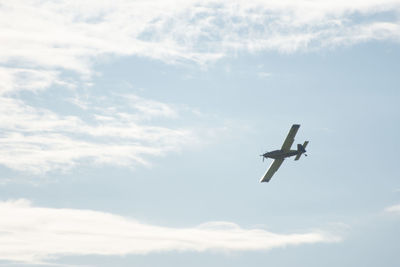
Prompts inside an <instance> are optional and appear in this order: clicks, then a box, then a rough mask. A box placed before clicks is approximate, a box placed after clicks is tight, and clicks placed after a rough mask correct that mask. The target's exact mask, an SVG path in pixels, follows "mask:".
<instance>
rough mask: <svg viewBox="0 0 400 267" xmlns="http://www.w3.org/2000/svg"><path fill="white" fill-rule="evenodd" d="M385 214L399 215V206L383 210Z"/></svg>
mask: <svg viewBox="0 0 400 267" xmlns="http://www.w3.org/2000/svg"><path fill="white" fill-rule="evenodd" d="M385 212H390V213H399V214H400V204H397V205H393V206H390V207H387V208H385Z"/></svg>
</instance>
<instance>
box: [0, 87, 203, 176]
mask: <svg viewBox="0 0 400 267" xmlns="http://www.w3.org/2000/svg"><path fill="white" fill-rule="evenodd" d="M118 99H120V103H119V104H120V105H114V106H110V107H107V106H102V108H100V107H98V106H95V107H93V108H88V109H87V110H85V113H86V116H90V117H92V118H93V119H92V121H91V122H88V121H85V120H83V119H82V118H80V117H78V116H62V115H59V114H57V113H54V112H52V111H50V110H48V109H44V108H35V107H31V106H28V105H26V104H25V103H24V102H22V101H18V100H16V99H14V98H8V97H0V129H1V134H0V145H1V150H0V164H3V165H5V166H7V167H9V168H13V169H16V170H21V171H30V172H34V173H43V172H47V171H50V170H55V169H67V168H70V167H72V166H74V165H75V164H76V163H78V162H83V161H89V162H95V163H106V164H113V165H121V166H132V165H136V164H145V165H148V164H149V163H148V161H147V159H146V158H147V157H148V156H160V155H164V154H165V153H166V152H169V151H177V150H180V149H181V148H182V147H184V146H188V145H192V144H196V143H197V142H198V138H197V137H196V134H195V133H194V131H193V130H191V129H189V128H180V127H174V128H173V127H166V126H154V125H146V124H144V123H143V122H146V121H149V120H150V121H151V120H152V119H153V118H159V117H161V118H165V119H174V118H175V117H177V116H178V115H177V114H178V112H177V111H176V109H175V108H174V107H172V106H171V105H168V104H165V103H161V102H157V101H154V100H152V101H150V100H146V99H143V98H140V97H137V96H134V95H129V97H128V96H124V97H120V98H118ZM121 99H122V100H121ZM132 99H133V100H132ZM107 100H108V101H110V100H112V99H107ZM120 106H122V107H123V108H126V110H125V111H123V110H119V108H118V107H120Z"/></svg>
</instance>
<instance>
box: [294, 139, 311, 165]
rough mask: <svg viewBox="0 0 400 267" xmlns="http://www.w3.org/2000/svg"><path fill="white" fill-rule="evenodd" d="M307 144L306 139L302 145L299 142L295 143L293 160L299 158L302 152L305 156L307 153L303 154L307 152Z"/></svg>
mask: <svg viewBox="0 0 400 267" xmlns="http://www.w3.org/2000/svg"><path fill="white" fill-rule="evenodd" d="M307 145H308V141H305V142H304V144H303V145H301V144H298V145H297V155H296V158H295V159H294V160H299V159H300V157H301V155H302V154H304V156H307V154H305V153H306V152H307V151H306V147H307Z"/></svg>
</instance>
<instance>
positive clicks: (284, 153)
mask: <svg viewBox="0 0 400 267" xmlns="http://www.w3.org/2000/svg"><path fill="white" fill-rule="evenodd" d="M299 128H300V125H299V124H293V125H292V128H290V131H289V133H288V135H287V137H286V139H285V142H283V145H282V147H281V149H278V150H274V151H270V152H266V153H264V154H262V155H260V156H261V157H263V161H264V159H266V158H271V159H273V160H274V161H273V162H272V164H271V166H269V168H268V170H267V172H266V173H265V174H264V176H263V177H262V178H261V180H260V183H263V182H269V180H271V178H272V176H273V175H274V173H275V172H276V171H277V170H278V169H279V167H280V166H281V164H282V162H283V161H284V160H285V158H289V157H292V156H296V158H295V159H294V160H299V159H300V157H301V155H302V154H304V156H307V154H306V152H307V151H306V147H307V145H308V141H305V142H304V144H303V145H301V144H298V145H297V150H291V149H290V148H291V146H292V144H293V142H294V137H295V136H296V134H297V131H298V130H299Z"/></svg>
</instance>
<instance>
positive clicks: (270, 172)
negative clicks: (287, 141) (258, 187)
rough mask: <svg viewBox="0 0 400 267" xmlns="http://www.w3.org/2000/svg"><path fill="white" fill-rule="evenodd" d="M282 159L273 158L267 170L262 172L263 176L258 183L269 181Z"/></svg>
mask: <svg viewBox="0 0 400 267" xmlns="http://www.w3.org/2000/svg"><path fill="white" fill-rule="evenodd" d="M283 161H284V159H275V160H274V161H273V162H272V164H271V166H269V169H268V171H267V172H266V173H265V174H264V177H263V178H261V180H260V183H262V182H269V180H271V178H272V176H273V175H274V173H275V172H276V171H277V170H278V169H279V167H280V166H281V164H282V162H283Z"/></svg>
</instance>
